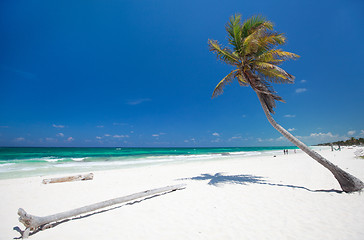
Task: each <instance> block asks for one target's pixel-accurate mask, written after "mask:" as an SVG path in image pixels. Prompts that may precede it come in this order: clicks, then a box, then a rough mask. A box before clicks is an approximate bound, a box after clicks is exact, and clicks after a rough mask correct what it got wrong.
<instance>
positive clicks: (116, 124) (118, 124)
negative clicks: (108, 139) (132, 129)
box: [112, 122, 128, 126]
mask: <svg viewBox="0 0 364 240" xmlns="http://www.w3.org/2000/svg"><path fill="white" fill-rule="evenodd" d="M112 125H114V126H126V125H128V124H127V123H117V122H114V123H113V124H112Z"/></svg>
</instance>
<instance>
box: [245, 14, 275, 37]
mask: <svg viewBox="0 0 364 240" xmlns="http://www.w3.org/2000/svg"><path fill="white" fill-rule="evenodd" d="M261 28H264V29H269V30H273V23H272V22H270V21H267V20H266V19H265V17H263V16H261V15H257V16H253V17H251V18H249V19H247V20H245V21H244V23H243V25H242V33H243V36H242V37H243V38H246V37H248V36H249V35H250V34H252V33H253V32H255V31H257V30H258V29H261Z"/></svg>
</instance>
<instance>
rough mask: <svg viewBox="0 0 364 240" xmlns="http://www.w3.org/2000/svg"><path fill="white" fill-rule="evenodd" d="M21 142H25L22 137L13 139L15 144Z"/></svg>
mask: <svg viewBox="0 0 364 240" xmlns="http://www.w3.org/2000/svg"><path fill="white" fill-rule="evenodd" d="M22 141H25V138H23V137H18V138H15V142H22Z"/></svg>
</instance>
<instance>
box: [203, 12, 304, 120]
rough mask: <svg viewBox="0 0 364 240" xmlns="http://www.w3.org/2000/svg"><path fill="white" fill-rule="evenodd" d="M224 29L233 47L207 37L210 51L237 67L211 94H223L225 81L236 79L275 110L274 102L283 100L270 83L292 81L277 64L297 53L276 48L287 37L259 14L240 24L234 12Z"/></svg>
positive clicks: (292, 78) (227, 82)
mask: <svg viewBox="0 0 364 240" xmlns="http://www.w3.org/2000/svg"><path fill="white" fill-rule="evenodd" d="M225 28H226V31H227V33H228V41H229V44H230V45H231V47H232V48H228V47H223V46H221V45H220V44H219V43H218V42H217V41H215V40H209V41H208V43H209V47H210V51H212V52H214V53H216V54H217V57H218V58H219V59H220V60H222V61H223V62H225V63H227V64H229V65H232V66H235V67H236V69H234V70H233V71H231V72H230V73H229V74H228V75H226V76H225V77H224V78H223V79H222V80H221V81H220V82H219V84H218V85H217V86H216V88H215V90H214V92H213V94H212V97H213V98H214V97H216V96H218V95H220V94H222V92H223V88H224V87H225V86H226V85H227V84H229V83H231V82H232V81H233V80H237V81H238V83H239V84H240V85H241V86H251V87H252V88H253V90H254V91H255V92H256V93H257V94H258V96H260V97H261V98H262V100H263V102H264V104H265V105H266V107H267V108H268V110H269V112H270V113H274V111H273V108H274V107H275V106H276V104H275V101H281V102H284V101H283V99H282V98H281V97H280V96H278V95H277V94H276V92H275V91H274V89H273V87H272V86H271V83H293V82H294V76H292V75H290V74H289V73H287V72H286V71H284V70H283V69H282V68H280V67H278V65H280V64H281V63H282V62H284V61H286V60H288V59H295V58H298V57H299V56H298V55H296V54H294V53H290V52H285V51H283V50H282V49H277V48H276V46H279V45H282V44H284V43H285V41H286V38H285V37H284V35H283V34H282V33H278V32H275V31H274V30H273V24H272V22H270V21H267V20H266V19H265V18H264V17H262V16H253V17H251V18H249V19H247V20H246V21H244V22H243V23H242V22H241V15H239V14H236V15H233V16H231V17H230V20H229V22H228V23H227V24H226V27H225Z"/></svg>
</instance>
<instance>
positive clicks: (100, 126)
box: [96, 125, 104, 128]
mask: <svg viewBox="0 0 364 240" xmlns="http://www.w3.org/2000/svg"><path fill="white" fill-rule="evenodd" d="M96 127H97V128H103V127H104V126H103V125H99V126H96Z"/></svg>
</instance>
